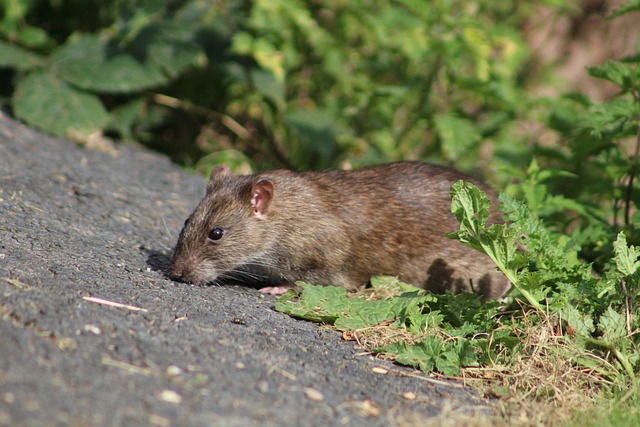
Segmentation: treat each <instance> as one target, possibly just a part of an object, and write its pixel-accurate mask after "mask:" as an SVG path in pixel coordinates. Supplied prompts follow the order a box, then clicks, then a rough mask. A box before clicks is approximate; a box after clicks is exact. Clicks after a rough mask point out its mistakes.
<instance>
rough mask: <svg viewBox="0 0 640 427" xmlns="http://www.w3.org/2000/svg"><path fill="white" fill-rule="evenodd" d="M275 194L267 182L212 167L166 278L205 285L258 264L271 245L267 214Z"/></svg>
mask: <svg viewBox="0 0 640 427" xmlns="http://www.w3.org/2000/svg"><path fill="white" fill-rule="evenodd" d="M274 195H275V186H274V184H273V182H272V181H271V180H268V179H260V178H258V177H255V176H251V175H246V176H242V175H233V174H232V173H231V171H230V170H229V168H228V167H227V166H224V165H221V166H217V167H215V168H214V169H213V170H212V171H211V176H210V178H209V183H208V184H207V193H206V195H205V197H204V199H202V201H201V202H200V204H199V205H198V206H197V207H196V209H195V211H194V212H193V213H192V214H191V216H190V217H189V218H188V219H187V220H186V221H185V223H184V227H183V229H182V231H181V232H180V237H179V239H178V243H177V244H176V248H175V250H174V253H173V256H172V258H171V266H170V268H169V274H170V275H171V276H172V277H174V278H177V279H181V280H184V281H187V282H192V283H207V282H211V281H214V280H216V279H217V278H218V277H220V276H221V275H224V274H225V273H228V272H230V271H233V270H235V269H236V268H238V267H240V266H243V265H246V264H248V263H251V262H252V261H253V262H259V259H260V258H261V257H262V256H264V254H265V253H266V252H267V250H268V248H269V242H270V241H272V238H271V236H270V234H272V233H268V228H269V227H268V224H269V218H268V209H269V207H270V205H271V202H272V201H273V197H274Z"/></svg>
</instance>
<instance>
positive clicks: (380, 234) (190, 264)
mask: <svg viewBox="0 0 640 427" xmlns="http://www.w3.org/2000/svg"><path fill="white" fill-rule="evenodd" d="M459 179H464V180H467V181H471V182H473V183H474V184H476V185H478V186H479V187H481V188H482V189H483V190H484V191H486V192H487V193H488V194H489V197H491V198H492V199H493V202H494V203H493V204H494V206H495V205H496V203H495V195H494V193H493V192H492V191H491V190H490V189H488V188H487V187H486V186H484V185H482V184H481V183H479V182H477V181H475V180H473V179H471V178H470V177H468V176H465V175H462V174H461V173H459V172H457V171H454V170H452V169H449V168H445V167H441V166H435V165H431V164H427V163H421V162H400V163H392V164H386V165H380V166H373V167H369V168H364V169H360V170H356V171H327V172H304V173H295V172H291V171H286V170H275V171H269V172H264V173H259V174H256V175H233V174H231V172H230V171H229V169H228V168H227V167H224V166H219V167H217V168H215V169H214V170H213V171H212V173H211V178H210V181H209V184H208V186H207V194H206V196H205V197H204V199H203V200H202V201H201V202H200V204H199V205H198V207H197V208H196V209H195V211H194V212H193V214H192V215H191V217H190V218H189V219H188V220H187V221H186V222H185V227H184V229H183V230H182V232H181V234H180V238H179V240H178V243H177V245H176V248H175V251H174V254H173V257H172V259H171V267H170V274H171V275H172V276H173V277H176V278H179V279H182V280H185V281H189V282H194V283H206V282H211V281H215V280H217V279H219V278H224V277H230V276H232V275H233V274H234V272H236V271H238V270H244V271H246V272H251V274H254V275H258V276H260V277H262V278H264V279H265V281H268V280H269V279H270V281H272V282H273V281H274V280H275V281H279V282H280V283H283V282H284V283H293V282H294V281H296V280H302V281H306V282H310V283H314V284H319V285H335V286H341V287H344V288H347V289H357V288H359V287H361V286H364V285H365V284H366V283H367V282H368V280H369V278H370V277H371V276H372V275H375V274H387V275H392V276H398V277H399V278H400V279H401V280H403V281H405V282H408V283H412V284H415V285H417V286H421V287H423V288H426V289H429V290H432V291H434V292H443V291H444V290H447V289H449V290H452V291H460V290H471V287H470V282H471V283H473V290H474V291H475V292H477V293H478V294H479V295H481V296H482V297H483V299H487V298H497V297H499V296H501V295H502V294H503V293H504V292H505V290H506V288H507V286H508V281H507V279H506V278H505V277H504V276H503V275H502V274H501V273H500V272H499V271H497V270H496V267H495V265H494V264H493V262H492V261H491V259H489V258H488V257H487V256H486V255H483V254H480V253H478V252H476V251H474V250H472V249H470V248H468V247H466V246H464V245H463V244H462V243H460V242H457V241H454V240H451V239H448V238H447V237H445V233H447V232H450V231H454V230H456V229H457V228H458V224H457V221H456V219H455V217H454V215H453V214H452V213H451V210H450V196H449V192H450V187H451V185H452V184H453V183H454V182H456V181H457V180H459ZM500 220H501V218H500V215H498V214H497V213H496V212H495V211H494V212H493V213H492V215H491V218H490V222H500ZM214 228H219V229H221V230H222V231H223V236H222V238H220V239H219V240H212V239H209V238H208V235H209V233H210V231H211V230H212V229H214Z"/></svg>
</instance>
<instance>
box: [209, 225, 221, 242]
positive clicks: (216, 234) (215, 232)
mask: <svg viewBox="0 0 640 427" xmlns="http://www.w3.org/2000/svg"><path fill="white" fill-rule="evenodd" d="M223 234H224V231H223V230H222V228H218V227H216V228H213V229H211V231H210V232H209V236H208V237H209V239H210V240H220V239H222V235H223Z"/></svg>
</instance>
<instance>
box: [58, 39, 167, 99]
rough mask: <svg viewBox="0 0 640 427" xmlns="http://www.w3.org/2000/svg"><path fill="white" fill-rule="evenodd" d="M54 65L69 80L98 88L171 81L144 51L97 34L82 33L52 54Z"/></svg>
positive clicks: (120, 89)
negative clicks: (121, 44) (128, 48)
mask: <svg viewBox="0 0 640 427" xmlns="http://www.w3.org/2000/svg"><path fill="white" fill-rule="evenodd" d="M52 65H53V69H54V70H55V71H56V73H57V74H58V75H59V76H60V78H62V79H64V80H65V81H66V82H68V83H71V84H73V85H74V86H78V87H80V88H82V89H87V90H91V91H96V92H104V93H131V92H136V91H140V90H143V89H148V88H151V87H155V86H159V85H161V84H164V83H166V82H167V81H169V78H168V76H167V75H165V73H164V72H163V70H162V69H161V68H160V67H159V66H158V65H156V64H154V63H151V62H150V61H149V60H148V59H147V58H145V57H144V56H143V55H141V54H139V55H136V54H134V53H133V52H131V51H128V50H125V49H122V48H120V47H119V46H117V45H115V44H114V43H113V42H111V41H109V40H107V39H106V38H103V37H100V36H97V35H80V36H77V37H75V38H74V39H73V40H72V41H70V42H67V43H66V44H64V45H63V46H61V47H60V48H58V49H57V50H56V51H55V52H54V53H53V55H52Z"/></svg>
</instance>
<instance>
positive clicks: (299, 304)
mask: <svg viewBox="0 0 640 427" xmlns="http://www.w3.org/2000/svg"><path fill="white" fill-rule="evenodd" d="M296 284H297V285H298V286H300V287H302V289H303V291H302V294H301V296H300V297H298V295H297V294H296V293H295V292H293V291H289V292H287V293H286V294H284V295H283V296H282V297H280V298H279V299H278V300H277V301H276V304H275V308H276V310H278V311H281V312H283V313H286V314H288V315H290V316H294V317H299V318H301V319H306V320H311V321H313V322H324V323H334V322H335V321H336V319H338V317H339V316H340V311H341V310H344V309H346V308H347V306H348V301H347V296H346V294H347V291H346V290H345V289H343V288H336V287H334V286H316V285H312V284H309V283H304V282H297V283H296Z"/></svg>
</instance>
